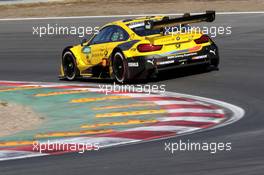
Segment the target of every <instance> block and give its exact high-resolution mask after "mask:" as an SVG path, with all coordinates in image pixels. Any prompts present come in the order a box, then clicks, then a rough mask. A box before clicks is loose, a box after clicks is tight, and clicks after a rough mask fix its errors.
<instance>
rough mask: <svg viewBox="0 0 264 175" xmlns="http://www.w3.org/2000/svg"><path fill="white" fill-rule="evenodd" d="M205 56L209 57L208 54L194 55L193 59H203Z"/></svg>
mask: <svg viewBox="0 0 264 175" xmlns="http://www.w3.org/2000/svg"><path fill="white" fill-rule="evenodd" d="M203 58H207V55H200V56H196V57H192V59H193V60H198V59H203Z"/></svg>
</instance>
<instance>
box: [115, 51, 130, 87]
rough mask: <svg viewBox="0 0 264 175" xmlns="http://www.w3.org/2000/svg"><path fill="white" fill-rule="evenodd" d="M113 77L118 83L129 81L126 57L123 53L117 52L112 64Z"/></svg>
mask: <svg viewBox="0 0 264 175" xmlns="http://www.w3.org/2000/svg"><path fill="white" fill-rule="evenodd" d="M112 69H113V76H114V78H115V80H116V81H117V82H118V83H125V82H127V81H128V78H127V77H128V66H127V62H126V59H125V57H124V55H123V54H122V53H121V52H116V53H115V54H114V57H113V62H112Z"/></svg>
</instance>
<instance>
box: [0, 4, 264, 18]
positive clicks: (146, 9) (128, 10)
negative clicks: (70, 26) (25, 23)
mask: <svg viewBox="0 0 264 175" xmlns="http://www.w3.org/2000/svg"><path fill="white" fill-rule="evenodd" d="M205 10H216V11H217V12H223V11H224V12H226V11H229V12H236V11H263V10H264V0H199V1H195V0H190V1H186V0H123V1H121V0H100V1H97V0H64V1H59V2H57V1H55V2H54V1H49V2H46V3H27V4H12V5H0V18H23V17H59V16H96V15H133V14H161V13H185V12H204V11H205Z"/></svg>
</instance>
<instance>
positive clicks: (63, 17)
mask: <svg viewBox="0 0 264 175" xmlns="http://www.w3.org/2000/svg"><path fill="white" fill-rule="evenodd" d="M182 14H183V13H168V14H166V13H165V14H138V15H101V16H62V17H59V16H54V17H35V18H2V19H0V21H26V20H53V19H95V18H127V17H141V16H179V15H182ZM191 14H193V15H195V14H201V13H191ZM216 14H217V15H242V14H264V11H252V12H216Z"/></svg>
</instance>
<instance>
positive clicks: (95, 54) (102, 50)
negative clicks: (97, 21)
mask: <svg viewBox="0 0 264 175" xmlns="http://www.w3.org/2000/svg"><path fill="white" fill-rule="evenodd" d="M113 31H114V28H113V27H112V26H107V27H105V28H103V29H101V30H100V32H99V34H97V35H96V36H95V37H94V38H93V39H92V40H91V41H90V43H89V46H90V48H91V54H90V57H89V59H90V60H89V62H90V63H91V64H92V65H96V64H99V63H101V62H102V59H103V58H106V57H107V55H108V52H107V45H108V44H109V42H110V38H111V35H112V33H113Z"/></svg>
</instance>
